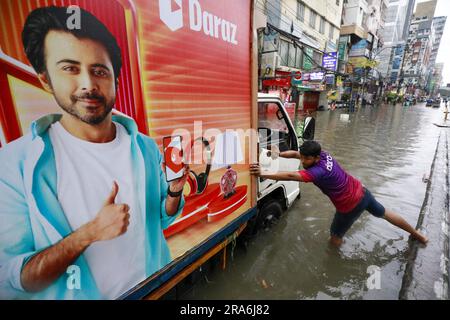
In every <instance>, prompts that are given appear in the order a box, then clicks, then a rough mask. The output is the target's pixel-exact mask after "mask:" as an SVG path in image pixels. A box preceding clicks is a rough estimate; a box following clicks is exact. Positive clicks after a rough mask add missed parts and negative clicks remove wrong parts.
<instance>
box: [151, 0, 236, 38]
mask: <svg viewBox="0 0 450 320" xmlns="http://www.w3.org/2000/svg"><path fill="white" fill-rule="evenodd" d="M172 4H174V6H172ZM159 17H160V19H161V21H162V22H164V24H165V25H166V26H167V27H168V28H169V29H170V30H172V31H177V30H179V29H181V28H182V27H183V5H182V0H159ZM189 27H190V29H191V30H192V31H197V32H200V31H202V30H203V33H204V34H205V35H207V36H210V37H213V38H216V39H220V40H223V41H225V42H229V43H231V44H234V45H237V44H238V42H237V40H236V33H237V26H236V25H235V24H233V23H231V22H229V21H227V20H225V19H222V18H219V17H218V16H216V15H214V14H212V13H209V12H207V11H202V7H201V5H200V2H199V1H198V0H189Z"/></svg>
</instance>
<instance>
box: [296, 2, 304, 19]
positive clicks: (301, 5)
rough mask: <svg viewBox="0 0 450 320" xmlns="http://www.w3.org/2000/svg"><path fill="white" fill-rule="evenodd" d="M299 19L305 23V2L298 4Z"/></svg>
mask: <svg viewBox="0 0 450 320" xmlns="http://www.w3.org/2000/svg"><path fill="white" fill-rule="evenodd" d="M297 19H298V20H300V21H302V22H303V21H305V4H304V3H303V2H297Z"/></svg>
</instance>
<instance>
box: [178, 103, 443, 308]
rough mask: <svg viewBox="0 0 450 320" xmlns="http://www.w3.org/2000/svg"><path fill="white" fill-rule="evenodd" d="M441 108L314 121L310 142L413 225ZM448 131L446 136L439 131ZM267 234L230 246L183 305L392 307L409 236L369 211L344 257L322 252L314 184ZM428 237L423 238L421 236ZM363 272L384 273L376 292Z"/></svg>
mask: <svg viewBox="0 0 450 320" xmlns="http://www.w3.org/2000/svg"><path fill="white" fill-rule="evenodd" d="M442 111H443V107H442V106H441V108H440V109H434V108H426V107H425V105H424V103H420V104H417V105H415V106H412V107H402V106H400V105H397V106H395V107H394V106H391V105H389V106H387V105H381V106H378V107H365V108H361V109H359V110H357V111H356V112H355V113H353V114H350V117H349V121H342V120H341V118H340V115H341V114H342V113H346V111H344V110H340V109H337V110H335V111H322V112H318V113H317V121H316V136H315V138H316V140H317V141H319V142H320V143H321V145H322V148H323V149H324V150H326V151H328V152H330V153H331V155H332V156H334V157H335V158H336V160H337V161H338V162H339V163H340V164H341V166H342V167H343V168H344V169H345V170H347V171H348V172H349V173H350V174H351V175H353V176H354V177H356V178H358V179H360V180H361V181H362V182H363V184H364V185H365V186H366V187H367V188H368V189H369V190H370V191H371V192H372V193H373V194H374V196H375V197H376V198H377V200H378V201H379V202H381V203H382V204H383V205H384V206H385V207H386V208H389V209H391V210H393V211H395V212H397V213H399V214H401V215H402V216H403V217H404V218H405V219H406V220H407V221H408V222H409V223H410V224H412V225H413V226H416V224H417V218H418V216H419V212H420V210H421V206H422V204H423V201H424V197H425V191H426V186H427V184H426V183H424V181H426V179H427V178H428V175H429V174H430V167H431V164H432V161H433V157H434V154H435V150H436V145H437V140H438V136H439V132H440V131H441V130H442V129H441V128H438V127H436V126H434V125H433V122H441V121H442V119H443V114H442ZM444 130H445V129H444ZM301 191H302V198H301V199H300V200H298V201H297V202H296V203H295V204H294V206H293V207H292V208H290V209H289V210H288V212H286V213H285V214H284V215H283V216H282V217H281V219H280V221H279V222H278V223H277V224H276V225H275V226H274V227H273V228H272V229H270V230H266V231H262V232H260V233H259V234H258V235H257V236H255V237H254V238H252V239H251V240H250V242H249V244H248V247H247V249H244V248H241V247H236V249H235V250H234V252H233V255H232V258H230V259H229V260H228V261H227V263H228V264H227V268H226V270H224V271H223V272H222V271H219V270H216V271H214V272H212V273H211V274H210V275H208V278H207V279H204V280H203V281H200V282H199V283H197V284H196V285H195V286H194V287H193V289H192V291H190V292H189V293H187V294H186V295H185V296H183V297H182V298H185V299H398V296H399V291H400V287H401V284H402V278H403V274H404V271H405V264H406V256H407V251H408V234H407V233H406V232H404V231H402V230H400V229H397V228H395V227H393V226H392V225H390V224H389V223H388V222H386V221H384V220H383V219H378V218H375V217H373V216H371V215H370V214H369V213H367V212H365V213H364V214H363V215H362V216H361V218H360V219H359V220H358V221H357V222H356V223H355V224H354V225H353V227H352V228H351V229H350V230H349V232H348V233H347V234H346V237H345V238H344V239H345V242H344V244H343V245H342V247H341V249H340V250H336V249H332V248H330V247H329V246H328V243H327V241H328V237H329V227H330V224H331V221H332V218H333V214H334V207H333V205H332V203H331V202H330V200H329V199H328V198H327V197H326V196H325V195H324V194H322V193H321V192H320V190H319V189H318V188H316V187H315V186H314V185H313V184H302V185H301ZM425 232H426V231H425ZM369 266H376V267H378V268H380V271H381V272H380V287H379V289H376V288H375V289H368V288H367V285H366V280H367V279H368V277H369V273H368V268H369Z"/></svg>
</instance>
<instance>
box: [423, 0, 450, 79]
mask: <svg viewBox="0 0 450 320" xmlns="http://www.w3.org/2000/svg"><path fill="white" fill-rule="evenodd" d="M427 1H428V0H418V1H416V3H417V2H427ZM434 16H435V17H436V16H447V21H446V22H445V28H444V34H443V35H442V39H441V45H440V46H439V51H438V55H437V58H436V62H443V63H444V70H443V72H442V73H443V85H445V84H446V83H450V59H449V58H450V0H438V2H437V6H436V11H435V12H434Z"/></svg>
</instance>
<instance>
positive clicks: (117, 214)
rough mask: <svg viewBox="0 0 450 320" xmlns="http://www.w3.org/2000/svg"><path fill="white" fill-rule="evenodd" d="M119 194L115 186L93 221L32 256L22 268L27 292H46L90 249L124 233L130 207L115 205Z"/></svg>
mask: <svg viewBox="0 0 450 320" xmlns="http://www.w3.org/2000/svg"><path fill="white" fill-rule="evenodd" d="M118 191H119V187H118V185H117V183H115V182H114V185H113V189H112V191H111V194H110V195H109V196H108V198H107V199H106V201H105V203H104V206H103V208H102V209H101V210H100V212H99V213H98V214H97V216H96V217H95V218H94V220H92V221H90V222H88V223H86V224H84V225H83V226H81V227H80V228H79V229H77V230H76V231H74V232H73V233H71V234H70V235H69V236H67V237H66V238H64V239H62V240H61V241H59V242H58V243H56V244H54V245H52V246H50V247H48V248H47V249H45V250H43V251H41V252H39V253H38V254H36V255H34V256H33V257H32V258H31V259H30V260H29V261H28V262H27V263H26V264H25V266H24V267H23V268H22V272H21V275H20V281H21V284H22V287H23V288H24V289H25V290H26V291H29V292H37V291H41V290H43V289H45V288H47V287H48V286H49V285H51V284H52V283H53V282H54V281H55V280H57V279H58V278H59V277H60V276H61V274H63V273H64V272H65V271H66V270H67V267H69V266H70V265H71V264H72V263H73V262H74V261H75V260H76V259H77V258H78V257H79V256H80V255H81V254H82V253H83V252H84V250H86V249H87V247H88V246H89V245H91V244H92V243H94V242H96V241H102V240H110V239H113V238H116V237H118V236H120V235H122V234H123V233H125V232H126V230H127V227H128V225H129V218H130V215H129V213H128V211H129V210H130V208H129V206H128V205H126V204H114V199H115V197H116V195H117V193H118Z"/></svg>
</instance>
